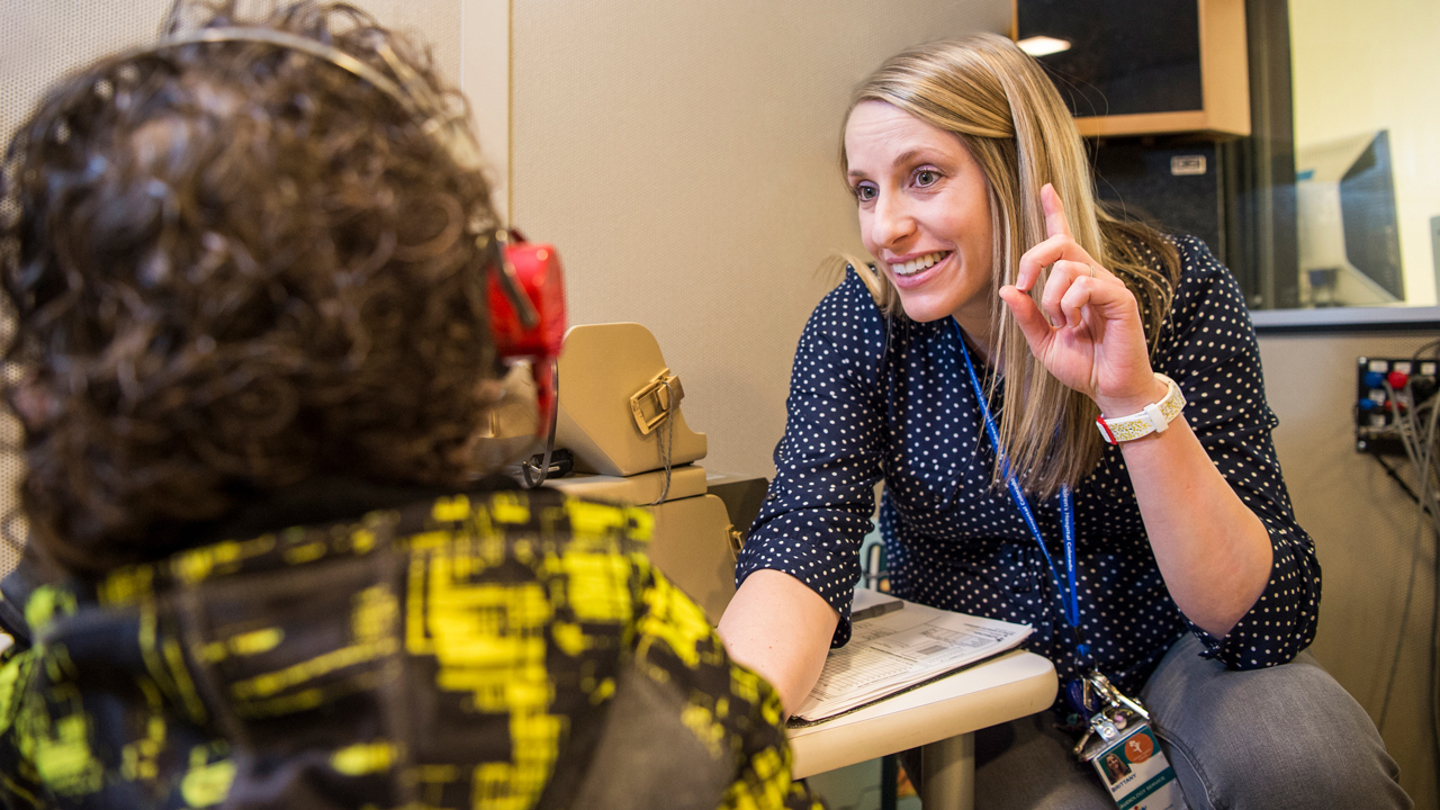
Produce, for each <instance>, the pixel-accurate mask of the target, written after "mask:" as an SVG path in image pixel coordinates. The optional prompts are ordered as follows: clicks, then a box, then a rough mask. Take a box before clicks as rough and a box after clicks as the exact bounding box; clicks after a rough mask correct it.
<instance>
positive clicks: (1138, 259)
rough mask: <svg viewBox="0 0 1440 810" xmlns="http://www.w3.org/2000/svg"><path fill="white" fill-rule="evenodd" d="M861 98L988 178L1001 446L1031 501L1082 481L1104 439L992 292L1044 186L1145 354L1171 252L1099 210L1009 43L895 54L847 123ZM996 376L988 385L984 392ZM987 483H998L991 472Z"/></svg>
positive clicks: (1064, 127) (1028, 61)
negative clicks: (1120, 297)
mask: <svg viewBox="0 0 1440 810" xmlns="http://www.w3.org/2000/svg"><path fill="white" fill-rule="evenodd" d="M863 101H883V102H885V103H887V104H891V105H893V106H894V107H896V108H898V109H900V110H903V111H904V112H906V113H909V114H910V115H913V116H914V117H915V118H917V119H919V120H921V121H923V122H925V123H927V124H929V125H931V126H933V127H936V128H938V129H942V130H945V131H947V132H951V133H954V134H955V136H956V137H958V138H959V139H960V141H961V143H963V144H964V145H965V147H966V148H967V149H969V151H970V154H971V156H972V157H973V158H974V159H975V160H976V162H977V163H979V164H980V167H981V169H982V170H983V171H984V173H985V177H986V179H987V180H988V181H989V196H990V216H991V224H992V227H993V230H994V233H995V234H996V240H995V251H994V261H993V266H994V268H995V272H994V276H993V282H992V291H993V293H994V294H995V295H996V299H995V300H996V302H997V306H996V312H997V317H996V318H995V319H994V320H993V321H992V322H991V325H990V334H989V335H987V336H985V337H986V338H987V339H988V343H989V345H990V346H992V347H993V356H995V357H998V358H999V360H1000V363H1001V368H1000V369H999V370H1000V377H1003V379H1004V380H1006V381H1007V384H1006V386H1005V394H1004V401H1003V403H1002V405H1001V407H1000V424H999V431H1000V440H1001V443H1002V444H1003V445H1004V447H1005V453H1006V456H1007V457H1008V458H1009V460H1010V466H1011V469H1013V470H1014V471H1015V474H1016V475H1017V476H1018V477H1019V479H1020V482H1021V484H1022V486H1023V487H1024V488H1025V490H1026V491H1027V492H1030V493H1032V494H1036V495H1038V496H1040V497H1050V496H1052V495H1054V494H1055V493H1056V492H1058V491H1059V489H1060V486H1061V485H1062V484H1067V483H1068V484H1071V485H1074V484H1077V483H1079V481H1080V480H1081V479H1082V478H1084V477H1085V476H1086V475H1088V474H1089V472H1090V471H1091V470H1092V469H1093V468H1094V467H1095V464H1096V463H1097V462H1098V461H1099V459H1100V453H1101V450H1102V443H1101V438H1100V435H1099V432H1098V431H1096V430H1095V427H1094V425H1093V422H1094V421H1095V416H1096V415H1097V413H1098V411H1097V409H1096V407H1095V404H1094V403H1093V402H1092V401H1091V400H1090V399H1089V397H1086V396H1085V395H1083V394H1080V393H1078V392H1076V391H1074V390H1072V389H1070V388H1068V387H1066V386H1065V385H1063V384H1062V383H1061V382H1060V381H1059V380H1056V379H1055V378H1054V377H1053V376H1051V374H1050V373H1049V371H1047V370H1046V369H1045V366H1044V365H1043V364H1041V363H1040V362H1039V361H1038V360H1036V359H1035V357H1034V355H1032V354H1031V352H1030V349H1029V347H1028V346H1027V345H1026V343H1025V337H1024V335H1023V334H1022V333H1021V331H1020V327H1019V325H1018V324H1017V323H1016V322H1015V319H1014V318H1013V317H1012V316H1011V315H1010V310H1009V308H1008V307H1005V306H1003V305H1000V304H999V303H998V301H999V297H998V295H999V290H1000V287H1002V286H1004V285H1006V284H1013V283H1015V278H1016V273H1017V271H1018V268H1019V263H1020V257H1021V256H1022V255H1023V254H1024V253H1025V251H1026V250H1028V249H1029V248H1030V247H1032V246H1033V245H1036V244H1038V243H1040V242H1042V241H1044V240H1045V239H1046V238H1047V234H1046V230H1045V213H1044V210H1043V209H1042V207H1041V203H1040V189H1041V187H1043V186H1044V185H1045V184H1046V183H1050V184H1052V185H1053V186H1054V187H1055V191H1056V193H1057V194H1059V196H1060V199H1061V201H1062V202H1063V203H1064V205H1065V213H1066V219H1067V220H1068V222H1069V225H1070V232H1071V234H1072V235H1073V236H1074V238H1075V241H1076V242H1077V243H1078V244H1079V245H1080V246H1081V247H1082V248H1084V249H1085V251H1086V252H1087V253H1089V254H1090V256H1091V257H1093V258H1094V259H1095V261H1097V262H1099V263H1100V264H1102V265H1104V266H1105V267H1106V268H1108V269H1110V270H1111V271H1112V272H1113V273H1115V274H1116V275H1117V276H1119V277H1120V278H1121V279H1122V280H1123V281H1124V282H1125V284H1126V286H1127V287H1129V288H1130V289H1131V291H1132V292H1134V294H1135V296H1136V298H1137V299H1138V300H1139V303H1140V312H1141V315H1142V318H1143V319H1144V322H1145V333H1146V335H1147V338H1148V340H1149V342H1150V346H1151V348H1152V349H1153V347H1154V345H1155V340H1156V338H1157V337H1158V334H1159V331H1160V324H1161V322H1162V320H1163V319H1164V316H1165V313H1166V312H1167V311H1168V310H1169V308H1170V302H1171V298H1172V295H1173V288H1174V284H1175V282H1176V279H1177V277H1178V272H1179V258H1178V255H1177V254H1176V252H1175V248H1174V246H1173V245H1172V244H1171V243H1170V242H1169V241H1168V240H1166V239H1165V238H1164V237H1163V236H1161V235H1160V234H1159V233H1158V232H1156V231H1154V230H1153V229H1151V228H1148V227H1146V226H1144V225H1142V224H1140V223H1135V222H1124V221H1121V220H1119V219H1117V218H1115V217H1113V216H1111V215H1110V214H1108V213H1107V212H1106V211H1105V210H1104V209H1102V208H1101V207H1100V206H1099V205H1098V204H1097V202H1096V200H1095V192H1094V187H1093V184H1092V182H1091V179H1090V178H1091V171H1090V165H1089V160H1088V159H1087V157H1086V154H1085V147H1084V144H1083V143H1082V142H1081V140H1080V134H1079V132H1078V131H1077V130H1076V129H1075V124H1074V122H1073V121H1072V119H1071V117H1070V112H1069V110H1068V109H1066V107H1065V104H1064V102H1062V101H1061V99H1060V94H1059V92H1057V91H1056V89H1055V86H1054V85H1053V84H1051V82H1050V79H1049V77H1047V76H1046V75H1045V72H1044V70H1043V69H1042V68H1041V67H1040V65H1039V63H1037V62H1036V61H1035V60H1034V59H1032V58H1030V57H1029V56H1028V55H1026V54H1025V53H1024V52H1023V51H1021V50H1020V49H1019V47H1017V46H1016V45H1015V43H1013V42H1011V41H1010V40H1008V39H1006V38H1005V37H1002V36H998V35H995V34H977V35H974V36H970V37H966V38H964V39H958V40H951V41H946V42H935V43H930V44H927V45H921V46H919V47H916V48H913V49H910V50H907V51H905V52H903V53H900V54H897V55H896V56H893V57H891V58H890V59H889V60H887V61H886V62H885V64H883V65H881V66H880V68H879V69H878V70H876V71H875V73H873V74H872V75H871V76H870V78H868V79H867V80H865V82H863V83H862V84H861V85H860V86H859V87H858V88H857V89H856V91H855V93H854V95H853V97H852V98H851V101H850V107H849V109H847V111H846V120H847V121H848V119H849V113H850V111H851V110H854V108H855V105H857V104H859V103H861V102H863ZM840 154H841V169H842V173H843V172H844V171H846V170H847V169H848V166H847V165H846V162H847V161H846V156H845V148H844V143H843V134H842V143H841V148H840ZM1146 248H1148V249H1149V250H1151V251H1154V252H1155V253H1157V254H1158V255H1159V256H1160V258H1161V265H1162V268H1163V269H1162V270H1159V271H1157V270H1156V269H1154V268H1152V267H1150V266H1149V265H1148V264H1147V263H1146V261H1145V252H1146ZM1044 282H1045V274H1043V273H1042V275H1041V277H1040V279H1039V280H1038V281H1037V282H1036V284H1035V286H1034V287H1033V289H1032V291H1031V292H1032V295H1033V296H1035V297H1036V299H1037V300H1038V296H1039V294H1040V292H1041V291H1042V290H1043V289H1044ZM878 286H879V288H880V290H881V294H880V295H878V296H877V301H878V302H879V303H880V306H881V309H882V310H884V311H885V312H886V314H888V315H892V316H899V315H902V314H903V312H902V310H901V308H900V303H899V298H898V296H897V295H896V293H895V290H894V289H893V288H892V287H891V286H890V285H889V284H888V283H882V284H880V285H878ZM977 337H978V336H977ZM1000 377H997V376H996V375H991V376H990V380H989V387H990V393H991V394H993V393H994V391H995V387H996V386H997V384H998V381H999V378H1000ZM1057 426H1058V427H1057ZM995 480H996V482H999V481H1000V470H999V469H997V470H996V478H995Z"/></svg>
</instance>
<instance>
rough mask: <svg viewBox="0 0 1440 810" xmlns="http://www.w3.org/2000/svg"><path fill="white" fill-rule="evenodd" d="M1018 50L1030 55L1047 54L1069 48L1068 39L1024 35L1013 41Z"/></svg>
mask: <svg viewBox="0 0 1440 810" xmlns="http://www.w3.org/2000/svg"><path fill="white" fill-rule="evenodd" d="M1015 44H1016V45H1019V46H1020V50H1022V51H1024V52H1025V53H1028V54H1030V55H1031V56H1049V55H1050V54H1052V53H1060V52H1061V51H1068V50H1070V40H1068V39H1055V38H1054V37H1026V38H1025V39H1022V40H1020V41H1019V42H1017V43H1015Z"/></svg>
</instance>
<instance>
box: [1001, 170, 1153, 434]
mask: <svg viewBox="0 0 1440 810" xmlns="http://www.w3.org/2000/svg"><path fill="white" fill-rule="evenodd" d="M1040 202H1041V205H1042V206H1043V207H1044V210H1045V231H1046V233H1047V234H1048V238H1047V239H1046V240H1045V241H1043V242H1041V243H1040V244H1038V245H1035V246H1034V247H1032V248H1030V249H1029V250H1028V251H1026V252H1025V255H1024V256H1021V257H1020V267H1019V272H1018V275H1017V277H1016V283H1015V284H1013V285H1008V284H1007V285H1006V286H1004V287H1001V288H1000V298H1001V300H1003V301H1004V302H1005V305H1006V306H1008V307H1009V308H1010V312H1011V313H1012V314H1013V315H1014V317H1015V320H1016V322H1017V323H1018V324H1019V325H1020V329H1021V331H1022V332H1024V334H1025V341H1026V342H1027V343H1029V344H1030V351H1031V352H1033V353H1034V354H1035V357H1036V358H1038V359H1039V360H1040V362H1042V363H1044V364H1045V367H1046V368H1047V369H1049V370H1050V373H1051V374H1053V375H1055V378H1056V379H1058V380H1060V382H1062V383H1064V384H1065V385H1067V386H1069V387H1070V388H1073V389H1075V390H1076V391H1079V392H1080V393H1082V394H1085V395H1086V396H1088V397H1090V398H1091V399H1093V400H1095V402H1096V403H1097V404H1098V405H1099V406H1100V410H1101V412H1102V413H1104V414H1106V415H1107V416H1125V415H1128V414H1130V413H1133V412H1136V411H1139V410H1140V409H1142V408H1144V407H1145V406H1146V405H1149V404H1150V403H1152V402H1155V401H1157V400H1158V399H1160V397H1161V396H1163V395H1164V390H1163V389H1164V386H1163V385H1161V384H1160V383H1159V382H1158V381H1156V379H1155V377H1154V375H1153V374H1152V373H1151V368H1150V358H1149V355H1148V353H1147V351H1146V346H1145V330H1144V327H1143V326H1142V325H1141V321H1140V308H1139V305H1138V304H1137V303H1136V302H1135V296H1134V295H1133V294H1132V293H1131V292H1130V290H1129V289H1128V288H1127V287H1126V286H1125V284H1124V282H1122V281H1121V280H1120V279H1119V278H1117V277H1116V276H1115V275H1114V274H1113V273H1111V272H1110V271H1109V270H1106V269H1105V268H1103V267H1101V266H1100V265H1099V264H1098V263H1097V262H1096V261H1095V260H1094V259H1092V258H1091V257H1090V254H1089V253H1087V252H1086V251H1085V249H1084V248H1082V247H1080V245H1079V244H1078V243H1076V242H1075V240H1074V238H1072V237H1071V235H1070V227H1069V225H1068V224H1067V223H1066V220H1065V206H1064V204H1063V203H1062V202H1061V200H1060V196H1059V195H1058V194H1056V193H1055V189H1054V188H1053V187H1052V186H1051V185H1050V184H1049V183H1046V184H1045V186H1044V188H1042V189H1041V190H1040ZM1047 265H1049V266H1050V274H1049V276H1048V278H1046V280H1045V287H1044V289H1043V290H1042V291H1041V295H1040V304H1039V305H1038V306H1037V305H1036V303H1035V301H1034V299H1032V298H1031V297H1030V295H1029V294H1028V293H1029V290H1030V289H1031V288H1032V287H1033V286H1034V285H1035V282H1036V280H1037V279H1038V278H1039V277H1040V272H1041V270H1043V269H1044V268H1045V267H1046V266H1047Z"/></svg>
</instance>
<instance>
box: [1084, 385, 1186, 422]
mask: <svg viewBox="0 0 1440 810" xmlns="http://www.w3.org/2000/svg"><path fill="white" fill-rule="evenodd" d="M1150 382H1151V385H1150V388H1149V390H1148V391H1147V390H1145V389H1144V388H1143V387H1142V388H1141V389H1140V391H1139V393H1135V394H1130V395H1128V396H1118V397H1100V396H1097V397H1095V404H1096V405H1097V406H1099V408H1100V415H1101V416H1104V417H1105V418H1106V419H1118V418H1120V417H1122V416H1130V415H1131V414H1136V413H1139V412H1141V411H1143V410H1145V406H1147V405H1154V404H1155V403H1157V402H1160V401H1161V400H1163V399H1165V395H1166V394H1167V393H1168V392H1169V386H1167V385H1166V384H1165V382H1164V381H1162V380H1160V379H1159V378H1158V377H1155V376H1153V375H1152V376H1151V377H1150Z"/></svg>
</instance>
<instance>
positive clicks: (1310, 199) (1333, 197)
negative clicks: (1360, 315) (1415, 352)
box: [1295, 129, 1405, 306]
mask: <svg viewBox="0 0 1440 810" xmlns="http://www.w3.org/2000/svg"><path fill="white" fill-rule="evenodd" d="M1295 171H1296V175H1295V197H1296V209H1297V210H1296V214H1297V217H1296V219H1297V222H1296V225H1297V229H1298V232H1299V233H1298V236H1299V247H1300V288H1301V295H1302V299H1303V300H1304V301H1305V302H1306V303H1309V304H1311V305H1313V306H1357V305H1358V306H1375V305H1383V304H1391V303H1397V302H1401V301H1404V300H1405V276H1404V273H1403V269H1402V267H1401V263H1400V233H1399V226H1398V224H1397V218H1396V210H1395V182H1394V177H1393V175H1392V173H1391V167H1390V133H1389V132H1388V131H1387V130H1383V129H1382V130H1378V131H1374V132H1367V133H1364V134H1361V135H1357V136H1353V137H1350V138H1343V139H1340V140H1335V141H1329V142H1326V143H1320V144H1314V145H1311V146H1303V147H1299V148H1297V149H1296V150H1295Z"/></svg>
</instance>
